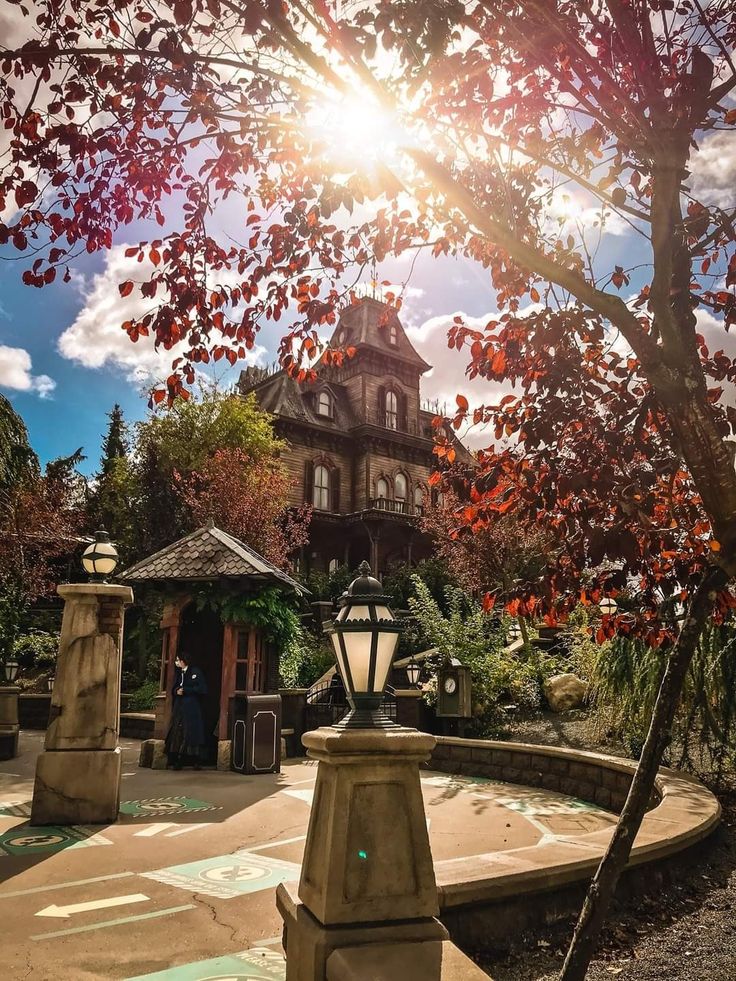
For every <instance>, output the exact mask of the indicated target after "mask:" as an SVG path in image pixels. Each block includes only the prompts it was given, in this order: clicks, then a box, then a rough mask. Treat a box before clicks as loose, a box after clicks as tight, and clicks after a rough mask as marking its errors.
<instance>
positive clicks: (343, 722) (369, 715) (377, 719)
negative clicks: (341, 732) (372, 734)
mask: <svg viewBox="0 0 736 981" xmlns="http://www.w3.org/2000/svg"><path fill="white" fill-rule="evenodd" d="M332 728H333V729H400V728H401V726H400V725H399V724H398V723H397V722H394V721H393V719H389V717H388V716H387V715H384V713H383V711H382V710H381V709H380V708H378V709H370V708H354V709H350V711H349V712H348V714H347V715H346V716H345V717H344V718H342V719H340V721H339V722H336V723H335V725H334V726H332Z"/></svg>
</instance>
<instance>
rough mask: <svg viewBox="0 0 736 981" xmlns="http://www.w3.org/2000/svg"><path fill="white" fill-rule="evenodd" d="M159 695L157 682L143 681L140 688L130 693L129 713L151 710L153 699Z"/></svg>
mask: <svg viewBox="0 0 736 981" xmlns="http://www.w3.org/2000/svg"><path fill="white" fill-rule="evenodd" d="M158 693H159V687H158V682H157V681H144V682H143V684H142V685H141V686H140V688H136V690H135V691H134V692H131V693H130V697H129V699H128V711H129V712H147V711H148V710H149V709H152V708H153V703H154V699H155V698H156V696H157V695H158Z"/></svg>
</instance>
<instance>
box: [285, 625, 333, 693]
mask: <svg viewBox="0 0 736 981" xmlns="http://www.w3.org/2000/svg"><path fill="white" fill-rule="evenodd" d="M334 663H335V658H334V656H333V653H332V651H331V650H330V648H329V647H328V644H327V641H326V640H325V639H323V638H320V637H316V636H315V635H314V634H312V633H310V632H309V631H308V630H304V629H302V628H300V630H299V632H298V633H297V635H296V636H295V637H294V638H293V639H292V640H291V641H290V642H289V643H288V644H287V646H286V648H285V649H284V652H283V653H282V655H281V662H280V666H279V670H280V672H281V680H282V683H283V685H284V687H285V688H309V687H310V686H311V685H313V684H314V682H315V681H317V680H318V679H319V678H321V677H322V675H323V674H324V673H325V671H327V670H328V668H331V667H332V665H333V664H334Z"/></svg>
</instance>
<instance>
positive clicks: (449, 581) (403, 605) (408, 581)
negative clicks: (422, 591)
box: [383, 558, 457, 613]
mask: <svg viewBox="0 0 736 981" xmlns="http://www.w3.org/2000/svg"><path fill="white" fill-rule="evenodd" d="M415 576H419V578H420V579H421V580H422V582H423V583H424V584H425V586H426V587H427V589H428V590H429V593H430V595H431V596H432V598H433V599H434V600H435V601H436V602H437V604H438V606H439V607H440V609H441V610H443V611H444V612H445V613H447V612H449V611H448V609H447V605H446V595H447V594H446V590H447V587H448V586H457V580H456V579H455V577H454V576H453V575H452V573H451V572H450V570H449V568H448V566H447V563H446V562H444V561H443V560H442V559H436V558H431V559H424V560H423V561H422V562H419V563H417V565H416V566H409V565H401V566H397V567H396V568H394V569H392V570H391V571H390V572H389V573H387V574H386V576H385V577H384V580H383V586H384V589H385V591H386V594H387V595H388V596H389V597H390V598H391V605H392V606H394V607H395V608H396V609H399V610H407V609H409V600H410V599H411V597H412V596H415V594H416V587H415V584H414V577H415Z"/></svg>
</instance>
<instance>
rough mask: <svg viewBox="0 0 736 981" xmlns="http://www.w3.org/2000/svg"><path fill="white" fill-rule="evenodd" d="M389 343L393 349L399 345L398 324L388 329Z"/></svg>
mask: <svg viewBox="0 0 736 981" xmlns="http://www.w3.org/2000/svg"><path fill="white" fill-rule="evenodd" d="M388 342H389V344H391V345H392V346H393V347H398V345H399V328H398V327H397V326H396V324H391V325H390V327H389V329H388Z"/></svg>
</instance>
